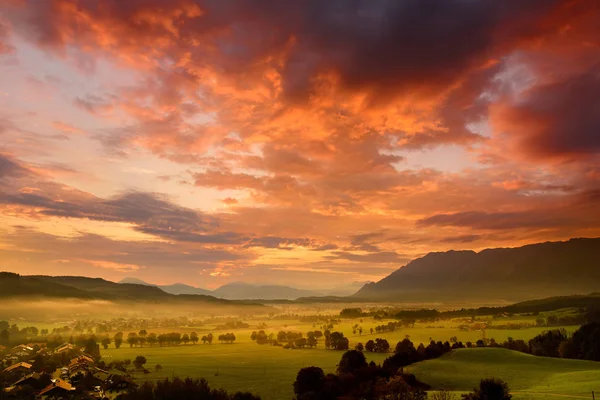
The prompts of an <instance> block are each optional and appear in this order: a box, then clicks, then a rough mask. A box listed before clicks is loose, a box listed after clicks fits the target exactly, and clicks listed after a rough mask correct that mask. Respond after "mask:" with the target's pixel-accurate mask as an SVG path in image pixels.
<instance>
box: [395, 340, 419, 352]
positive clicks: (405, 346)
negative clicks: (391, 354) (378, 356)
mask: <svg viewBox="0 0 600 400" xmlns="http://www.w3.org/2000/svg"><path fill="white" fill-rule="evenodd" d="M412 352H416V349H415V345H414V344H413V342H411V341H410V339H408V338H405V339H403V340H402V341H400V342H398V344H397V345H396V350H395V353H396V354H410V353H412Z"/></svg>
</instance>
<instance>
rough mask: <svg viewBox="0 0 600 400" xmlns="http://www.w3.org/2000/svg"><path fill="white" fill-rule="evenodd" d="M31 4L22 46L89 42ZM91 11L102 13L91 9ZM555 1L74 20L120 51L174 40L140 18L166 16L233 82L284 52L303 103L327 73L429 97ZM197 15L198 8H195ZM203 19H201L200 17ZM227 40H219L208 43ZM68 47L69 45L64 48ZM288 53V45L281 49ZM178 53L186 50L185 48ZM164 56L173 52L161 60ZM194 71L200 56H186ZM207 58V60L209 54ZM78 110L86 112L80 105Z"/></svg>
mask: <svg viewBox="0 0 600 400" xmlns="http://www.w3.org/2000/svg"><path fill="white" fill-rule="evenodd" d="M50 3H60V1H55V2H44V5H40V4H38V3H37V2H34V1H32V2H31V4H30V8H31V10H32V11H34V12H33V13H32V15H30V16H29V18H28V19H26V20H25V21H27V22H29V24H27V26H26V27H25V26H23V24H21V29H26V30H27V32H28V34H29V36H30V37H32V38H34V39H35V40H37V41H38V42H40V43H42V44H44V45H54V46H64V45H66V44H67V43H66V42H65V40H66V39H67V37H69V35H67V36H65V35H64V32H65V31H68V32H69V33H70V34H72V35H75V33H77V35H78V37H76V38H73V39H75V40H81V41H85V40H90V39H91V38H92V37H93V35H92V32H91V30H90V31H88V29H87V27H86V26H83V25H82V26H77V29H75V28H76V25H75V24H76V23H77V22H76V21H74V20H73V21H72V20H68V19H65V16H64V15H61V14H60V13H61V12H63V11H64V9H62V8H60V7H56V6H52V5H51V4H50ZM100 3H101V4H102V7H100V6H99V5H100ZM559 3H561V1H559V0H528V1H520V2H492V1H484V0H479V1H477V0H475V1H462V0H454V1H427V2H423V1H420V0H405V1H396V2H394V1H386V0H352V1H342V0H333V1H326V2H324V1H320V0H309V1H303V2H281V1H277V0H256V1H246V2H239V1H223V0H205V1H195V2H193V1H191V0H190V1H184V0H180V1H173V2H169V3H166V2H161V1H156V0H154V1H150V2H148V1H145V2H140V1H127V2H123V1H118V0H111V1H103V2H99V1H79V2H76V4H77V5H76V7H77V8H78V9H79V10H80V12H84V13H86V14H89V15H92V16H94V17H95V18H96V20H97V21H99V23H100V24H103V23H105V24H107V25H108V24H110V23H112V25H113V26H114V27H115V28H116V29H120V30H122V32H121V33H122V35H121V36H119V37H118V40H119V41H120V43H119V45H120V46H121V47H122V48H125V49H132V47H136V46H137V47H138V50H141V48H144V47H145V46H146V45H151V44H154V43H153V41H154V40H156V39H158V38H165V39H173V32H172V31H169V29H168V26H167V25H166V24H165V25H163V24H160V23H157V20H156V19H152V18H141V17H140V15H143V14H142V12H143V11H145V12H151V13H159V14H160V15H162V16H171V17H172V18H173V19H175V20H177V22H178V23H179V24H180V26H179V27H178V29H179V36H180V37H181V43H182V44H184V43H187V42H188V41H189V40H192V39H197V38H199V37H203V39H204V40H214V46H215V48H216V49H218V55H217V58H216V59H214V60H213V61H214V62H217V63H218V64H219V65H220V67H221V68H222V69H223V70H225V71H229V72H230V73H234V74H237V73H242V72H243V71H244V70H246V69H248V68H251V67H253V65H255V63H256V61H257V60H261V59H264V57H265V56H267V55H271V54H282V53H283V52H284V51H286V49H287V51H288V52H289V54H288V57H287V59H286V61H285V63H284V64H283V66H282V67H281V71H282V73H283V76H284V89H285V93H286V95H287V97H289V98H306V96H308V95H309V94H310V93H311V90H312V85H313V83H314V81H313V79H314V78H315V77H316V76H317V75H319V74H320V73H323V72H328V71H335V72H336V73H337V74H338V75H339V77H340V79H341V81H342V83H343V85H344V86H345V87H347V88H350V89H352V88H357V87H360V88H363V87H368V88H372V89H373V90H374V91H375V92H376V93H377V94H378V95H388V96H392V95H397V94H398V91H403V92H405V91H408V90H410V89H417V90H427V91H429V90H435V89H434V88H439V87H444V86H446V85H448V84H449V83H451V82H454V81H455V80H456V79H457V78H458V77H460V76H461V75H462V74H464V73H465V72H466V71H467V70H469V69H471V68H473V67H477V66H479V65H480V64H481V63H483V62H485V61H486V60H487V59H489V58H490V57H493V56H494V54H495V52H496V51H497V50H498V49H499V48H505V47H507V46H510V45H511V44H513V43H514V42H516V41H519V40H522V39H525V38H530V37H535V35H536V34H539V33H540V30H541V29H542V28H541V24H538V23H537V21H539V20H541V19H543V18H544V16H546V15H547V14H548V13H550V12H551V11H553V10H554V8H555V7H556V5H557V4H559ZM194 5H197V6H198V7H194ZM200 10H202V11H200ZM224 30H225V31H226V32H227V34H226V35H216V36H215V35H214V33H216V32H223V31H224ZM69 39H72V38H69ZM290 43H293V44H292V45H290ZM183 50H184V51H185V50H193V49H192V48H191V47H189V46H186V47H185V48H184V49H183ZM170 51H172V50H170ZM192 56H195V57H197V58H198V62H200V60H201V59H202V58H205V57H206V54H205V53H204V51H199V53H198V54H192ZM213 56H214V54H213ZM81 102H82V105H83V106H86V105H89V104H90V103H89V102H88V101H86V100H85V99H81Z"/></svg>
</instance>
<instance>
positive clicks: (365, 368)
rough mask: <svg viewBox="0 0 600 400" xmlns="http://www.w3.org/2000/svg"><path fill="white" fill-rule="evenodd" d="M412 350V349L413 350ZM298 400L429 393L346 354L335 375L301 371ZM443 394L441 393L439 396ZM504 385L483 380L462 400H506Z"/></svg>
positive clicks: (408, 378)
mask: <svg viewBox="0 0 600 400" xmlns="http://www.w3.org/2000/svg"><path fill="white" fill-rule="evenodd" d="M413 347H414V346H413ZM293 387H294V393H295V395H296V399H298V400H329V399H336V398H344V399H377V400H384V399H390V400H391V399H394V400H425V399H427V393H426V392H425V390H427V389H430V388H429V387H428V386H427V385H425V384H423V383H421V382H419V381H418V380H417V379H416V378H415V376H414V375H412V374H405V373H403V371H402V370H401V369H397V368H395V367H394V366H393V365H391V363H384V364H383V366H379V365H376V364H375V363H373V362H371V363H369V364H368V363H367V360H366V358H365V356H364V354H363V353H362V352H360V351H357V350H350V351H347V352H345V353H344V355H343V356H342V358H341V360H340V362H339V364H338V368H337V371H336V373H335V374H325V373H324V372H323V370H322V369H321V368H319V367H314V366H313V367H306V368H302V369H301V370H300V371H299V372H298V374H297V376H296V380H295V382H294V385H293ZM442 394H443V393H442ZM431 395H432V396H431V397H432V398H434V399H440V400H441V399H448V398H451V396H441V395H440V393H439V392H437V393H436V392H431ZM511 397H512V396H511V395H510V392H509V388H508V385H507V384H506V383H505V382H503V381H501V380H499V379H494V378H490V379H483V380H481V382H480V384H479V386H478V387H477V388H475V389H474V390H473V392H471V393H467V394H465V395H463V398H464V399H465V400H510V399H511Z"/></svg>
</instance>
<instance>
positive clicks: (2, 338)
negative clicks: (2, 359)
mask: <svg viewBox="0 0 600 400" xmlns="http://www.w3.org/2000/svg"><path fill="white" fill-rule="evenodd" d="M9 341H10V333H9V332H8V329H2V331H0V343H8V342H9Z"/></svg>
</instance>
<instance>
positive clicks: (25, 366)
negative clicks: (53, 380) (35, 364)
mask: <svg viewBox="0 0 600 400" xmlns="http://www.w3.org/2000/svg"><path fill="white" fill-rule="evenodd" d="M30 371H31V364H29V363H26V362H20V363H16V364H13V365H11V366H10V367H7V368H5V369H4V371H2V372H3V373H5V374H13V375H15V374H16V375H25V374H28V373H29V372H30Z"/></svg>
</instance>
